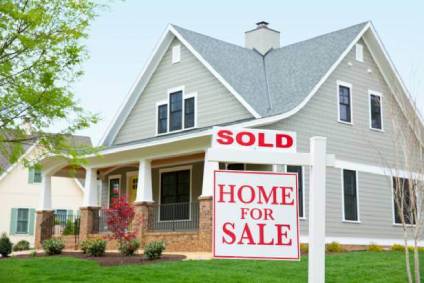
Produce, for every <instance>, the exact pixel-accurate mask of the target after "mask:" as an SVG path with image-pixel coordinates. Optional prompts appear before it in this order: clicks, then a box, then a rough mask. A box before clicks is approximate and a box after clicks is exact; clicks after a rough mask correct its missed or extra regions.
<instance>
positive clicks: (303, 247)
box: [300, 243, 309, 254]
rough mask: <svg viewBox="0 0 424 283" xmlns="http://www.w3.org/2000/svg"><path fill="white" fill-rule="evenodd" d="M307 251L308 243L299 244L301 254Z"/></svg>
mask: <svg viewBox="0 0 424 283" xmlns="http://www.w3.org/2000/svg"><path fill="white" fill-rule="evenodd" d="M308 251H309V246H308V244H304V243H302V244H300V252H301V253H302V254H307V253H308Z"/></svg>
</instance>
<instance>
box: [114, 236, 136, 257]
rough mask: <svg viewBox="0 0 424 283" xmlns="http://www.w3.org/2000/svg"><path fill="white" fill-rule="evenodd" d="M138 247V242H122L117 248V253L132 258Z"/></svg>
mask: <svg viewBox="0 0 424 283" xmlns="http://www.w3.org/2000/svg"><path fill="white" fill-rule="evenodd" d="M139 247H140V242H139V241H138V240H135V239H134V240H130V241H124V242H122V243H121V244H120V246H119V251H120V252H121V254H122V255H124V256H132V255H134V253H135V252H136V251H137V250H138V248H139Z"/></svg>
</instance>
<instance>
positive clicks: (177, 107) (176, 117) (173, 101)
mask: <svg viewBox="0 0 424 283" xmlns="http://www.w3.org/2000/svg"><path fill="white" fill-rule="evenodd" d="M182 111H183V92H182V91H177V92H174V93H171V94H170V95H169V131H176V130H181V128H182Z"/></svg>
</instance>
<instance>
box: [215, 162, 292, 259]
mask: <svg viewBox="0 0 424 283" xmlns="http://www.w3.org/2000/svg"><path fill="white" fill-rule="evenodd" d="M297 184H298V179H297V174H295V173H273V172H243V171H222V170H221V171H220V170H218V171H215V190H214V198H213V200H214V202H213V204H214V209H213V214H214V225H213V226H214V234H213V239H214V241H213V243H214V245H213V255H214V257H217V258H242V259H244V258H250V259H285V260H300V252H299V223H298V222H299V218H298V207H299V203H298V200H299V197H298V186H297Z"/></svg>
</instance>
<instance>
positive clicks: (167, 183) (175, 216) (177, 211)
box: [159, 170, 190, 221]
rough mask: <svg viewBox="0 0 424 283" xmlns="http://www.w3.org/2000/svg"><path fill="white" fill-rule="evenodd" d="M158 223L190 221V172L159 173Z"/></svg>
mask: <svg viewBox="0 0 424 283" xmlns="http://www.w3.org/2000/svg"><path fill="white" fill-rule="evenodd" d="M160 189H161V195H160V218H159V219H160V221H169V220H188V219H190V170H181V171H173V172H163V173H161V188H160Z"/></svg>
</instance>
